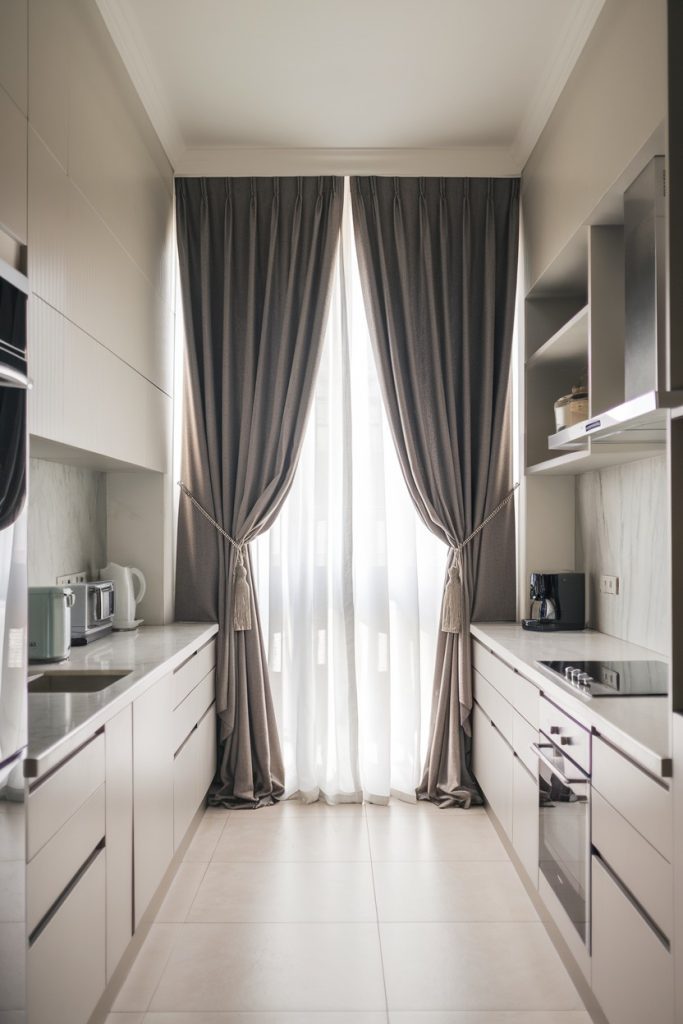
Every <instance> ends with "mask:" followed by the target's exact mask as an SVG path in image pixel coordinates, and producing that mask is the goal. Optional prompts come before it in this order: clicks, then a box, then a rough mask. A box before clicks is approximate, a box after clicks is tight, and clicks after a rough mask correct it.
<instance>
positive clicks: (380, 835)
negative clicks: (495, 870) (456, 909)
mask: <svg viewBox="0 0 683 1024" xmlns="http://www.w3.org/2000/svg"><path fill="white" fill-rule="evenodd" d="M446 814H448V812H446V811H444V812H443V814H442V815H441V816H440V817H438V818H437V817H434V816H431V815H429V814H428V813H427V814H419V813H418V814H417V815H416V816H415V817H414V818H410V817H408V816H405V815H402V814H399V815H398V816H395V817H392V818H390V819H387V820H385V819H381V820H378V819H377V818H376V817H374V816H370V815H368V818H367V821H368V832H369V835H370V849H371V852H372V859H373V860H374V861H402V860H404V861H416V860H429V861H434V860H477V861H488V860H502V861H507V860H509V858H508V855H507V853H506V852H505V848H504V846H503V844H502V843H501V841H500V839H499V838H498V835H497V833H496V831H495V829H494V827H493V825H492V824H491V822H490V820H489V818H488V815H486V814H485V813H484V814H480V813H479V812H478V810H477V811H475V812H474V813H471V812H470V811H458V812H457V813H456V812H453V816H452V817H451V816H450V815H449V816H448V817H444V816H443V815H446Z"/></svg>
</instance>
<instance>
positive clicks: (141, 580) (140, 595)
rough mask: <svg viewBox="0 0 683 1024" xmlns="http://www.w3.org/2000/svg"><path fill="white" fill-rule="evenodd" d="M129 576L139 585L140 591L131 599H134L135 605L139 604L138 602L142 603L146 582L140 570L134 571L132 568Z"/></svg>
mask: <svg viewBox="0 0 683 1024" xmlns="http://www.w3.org/2000/svg"><path fill="white" fill-rule="evenodd" d="M130 574H131V576H133V577H134V578H135V579H136V580H137V581H138V583H139V584H140V589H139V590H138V592H137V594H135V593H134V594H133V597H134V598H135V603H136V604H140V601H142V599H143V597H144V596H145V593H146V592H147V581H146V580H145V577H144V576H143V575H142V573H141V572H140V570H139V569H134V568H133V567H132V566H131V568H130Z"/></svg>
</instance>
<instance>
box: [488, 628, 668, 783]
mask: <svg viewBox="0 0 683 1024" xmlns="http://www.w3.org/2000/svg"><path fill="white" fill-rule="evenodd" d="M472 635H473V637H475V638H476V639H477V640H479V641H481V643H482V644H483V645H484V646H485V647H487V648H488V649H489V650H490V651H491V652H492V653H493V654H495V655H497V656H498V657H499V658H501V660H503V661H505V662H507V663H508V665H511V666H512V668H514V669H517V671H518V672H520V673H521V675H523V676H525V677H526V678H527V679H529V680H530V682H532V683H534V684H535V685H536V686H538V687H539V689H540V690H541V691H542V692H544V693H545V694H546V695H547V696H548V697H550V699H551V700H553V701H554V702H555V703H556V704H559V705H561V706H562V707H564V708H565V710H566V711H567V712H568V713H569V714H570V715H574V716H575V717H576V718H578V719H579V720H580V721H583V722H584V723H585V724H586V725H587V726H588V727H589V728H591V729H593V730H594V731H595V732H596V733H599V734H600V735H601V736H604V737H605V739H608V740H610V741H611V742H612V743H614V745H615V746H617V747H619V748H620V749H621V750H623V751H624V753H625V754H627V755H629V756H630V757H632V758H633V760H635V761H637V762H638V763H639V764H641V765H642V766H643V767H644V768H647V769H648V770H649V771H651V772H653V773H654V774H656V775H657V776H660V777H668V776H670V775H671V711H670V703H669V700H668V699H667V698H666V697H603V698H593V699H590V698H586V697H581V696H579V695H578V694H577V693H576V692H575V691H574V690H573V689H572V688H571V687H570V686H569V685H566V686H565V685H564V684H562V683H561V682H559V681H557V682H556V681H555V680H553V679H552V678H551V676H550V675H548V674H546V670H545V669H543V668H541V666H540V665H538V664H537V663H538V662H539V661H573V660H576V661H590V660H596V659H601V658H604V659H610V660H615V661H626V660H632V661H643V660H650V659H653V660H656V661H663V662H666V658H664V657H663V656H662V655H661V654H659V653H658V652H657V651H650V650H648V649H647V648H645V647H637V646H636V645H635V644H630V643H627V642H626V641H625V640H618V639H617V638H616V637H613V636H607V634H605V633H596V632H594V631H593V630H590V629H586V630H582V631H577V632H566V633H563V632H556V633H534V632H531V631H528V630H525V629H522V627H521V626H520V625H519V623H517V622H478V623H475V624H473V625H472Z"/></svg>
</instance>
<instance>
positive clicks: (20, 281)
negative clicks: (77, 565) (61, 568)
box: [0, 259, 29, 1021]
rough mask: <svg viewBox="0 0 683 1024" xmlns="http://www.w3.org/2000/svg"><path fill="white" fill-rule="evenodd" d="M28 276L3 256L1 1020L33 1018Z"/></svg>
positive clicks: (0, 353)
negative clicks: (29, 957) (28, 965)
mask: <svg viewBox="0 0 683 1024" xmlns="http://www.w3.org/2000/svg"><path fill="white" fill-rule="evenodd" d="M27 300H28V281H27V280H26V278H25V277H24V276H23V275H22V274H20V273H19V272H18V271H16V270H14V268H13V267H11V266H9V265H8V264H6V263H5V262H4V260H2V259H0V950H1V952H0V1020H3V1021H4V1020H10V1019H11V1020H16V1021H20V1020H21V1021H23V1020H25V1010H26V999H25V995H26V992H25V957H26V919H25V908H26V900H25V885H24V876H25V859H26V845H25V844H26V816H25V803H24V795H25V786H24V766H23V759H24V756H25V749H26V743H27V728H26V719H27V690H26V685H27V684H26V680H27V668H26V666H27V654H28V642H27V640H28V628H27V627H28V611H27V604H28V601H27V598H28V594H27V590H28V587H27V582H28V581H27V546H26V519H27V512H26V492H27V461H28V460H27V455H28V451H27V436H26V432H27V419H26V403H27V391H28V387H29V382H28V379H27V377H26V307H27Z"/></svg>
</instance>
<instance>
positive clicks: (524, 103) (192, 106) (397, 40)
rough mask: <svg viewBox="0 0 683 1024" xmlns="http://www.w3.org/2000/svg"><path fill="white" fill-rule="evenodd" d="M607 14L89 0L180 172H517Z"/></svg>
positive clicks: (516, 4) (467, 5) (556, 8)
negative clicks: (99, 13)
mask: <svg viewBox="0 0 683 1024" xmlns="http://www.w3.org/2000/svg"><path fill="white" fill-rule="evenodd" d="M603 2H604V0H97V3H98V5H99V7H100V10H101V11H102V14H103V16H104V18H105V21H106V23H107V25H108V27H109V31H110V32H111V35H112V37H113V39H114V42H115V43H116V45H117V47H118V49H119V51H120V53H121V56H122V57H123V60H124V62H125V64H126V66H127V68H128V71H129V73H130V75H131V78H132V80H133V83H134V84H135V86H136V88H137V90H138V92H139V94H140V96H141V98H142V101H143V103H144V105H145V107H146V109H147V112H148V114H149V115H150V117H151V120H152V123H153V124H154V126H155V128H156V130H157V133H158V135H159V137H160V139H161V141H162V143H163V145H164V147H165V149H166V152H167V154H168V156H169V159H170V161H171V163H172V165H173V167H174V169H175V170H176V171H177V172H178V173H180V174H240V173H244V174H258V173H270V174H281V173H306V172H309V173H314V172H315V171H317V170H325V171H328V172H329V171H336V172H337V173H350V172H353V171H364V172H367V171H369V170H376V171H377V172H378V173H381V172H385V173H387V172H388V173H399V172H401V171H403V172H404V173H425V174H427V173H437V174H447V173H466V174H472V173H474V174H476V173H480V174H516V173H519V171H521V169H522V167H523V165H524V163H525V161H526V159H527V157H528V155H529V153H530V152H531V149H532V148H533V145H534V143H535V142H536V139H537V138H538V135H539V134H540V131H541V129H542V127H543V125H544V124H545V122H546V120H547V118H548V116H549V114H550V112H551V110H552V108H553V106H554V104H555V102H556V100H557V97H558V96H559V94H560V92H561V90H562V87H563V86H564V84H565V82H566V80H567V77H568V76H569V73H570V71H571V69H572V67H573V66H574V64H575V62H576V60H577V58H578V56H579V54H580V52H581V50H582V48H583V46H584V43H585V41H586V39H587V38H588V35H589V34H590V31H591V29H592V28H593V25H594V23H595V20H596V18H597V16H598V13H599V11H600V9H601V7H602V4H603Z"/></svg>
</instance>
